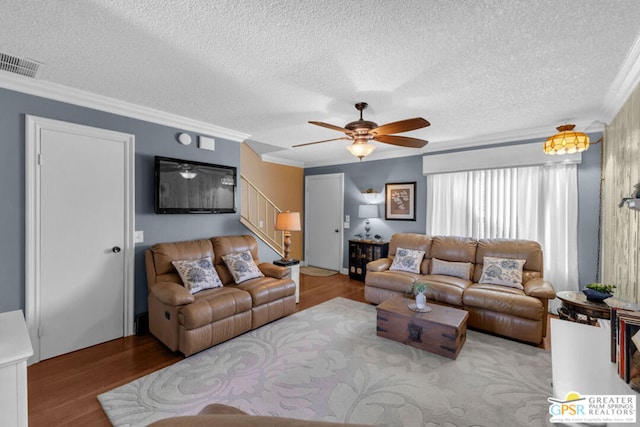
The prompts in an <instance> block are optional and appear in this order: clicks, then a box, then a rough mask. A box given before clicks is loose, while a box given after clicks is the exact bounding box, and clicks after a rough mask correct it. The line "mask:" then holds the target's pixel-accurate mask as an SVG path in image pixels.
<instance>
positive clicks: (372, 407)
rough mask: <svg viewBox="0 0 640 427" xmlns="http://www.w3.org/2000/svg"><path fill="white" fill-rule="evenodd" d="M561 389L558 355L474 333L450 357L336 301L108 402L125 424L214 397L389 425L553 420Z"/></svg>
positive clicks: (143, 381) (194, 408) (250, 406)
mask: <svg viewBox="0 0 640 427" xmlns="http://www.w3.org/2000/svg"><path fill="white" fill-rule="evenodd" d="M551 396H552V386H551V354H550V353H549V352H546V351H544V350H541V349H539V348H536V347H533V346H529V345H526V344H521V343H517V342H514V341H510V340H506V339H502V338H498V337H495V336H491V335H488V334H483V333H480V332H476V331H468V332H467V341H466V343H465V345H464V347H463V348H462V351H461V352H460V355H459V356H458V358H457V359H456V360H450V359H447V358H444V357H441V356H438V355H435V354H432V353H428V352H425V351H422V350H419V349H415V348H413V347H409V346H406V345H404V344H400V343H398V342H395V341H392V340H388V339H385V338H381V337H378V336H376V310H375V307H374V306H372V305H369V304H363V303H359V302H355V301H351V300H347V299H343V298H336V299H333V300H331V301H328V302H326V303H323V304H320V305H318V306H315V307H312V308H310V309H307V310H304V311H301V312H298V313H296V314H293V315H291V316H289V317H286V318H284V319H280V320H278V321H276V322H273V323H270V324H268V325H265V326H263V327H261V328H259V329H257V330H254V331H251V332H248V333H246V334H244V335H242V336H240V337H237V338H234V339H233V340H230V341H227V342H225V343H222V344H219V345H217V346H215V347H212V348H210V349H208V350H205V351H202V352H200V353H198V354H195V355H193V356H191V357H189V358H186V359H184V360H182V361H180V362H178V363H176V364H174V365H172V366H169V367H167V368H164V369H162V370H160V371H157V372H154V373H152V374H149V375H147V376H145V377H142V378H139V379H137V380H135V381H133V382H131V383H129V384H126V385H124V386H121V387H118V388H116V389H114V390H111V391H109V392H107V393H104V394H102V395H100V396H98V399H99V400H100V403H101V404H102V407H103V408H104V410H105V412H106V413H107V415H108V417H109V419H110V420H111V422H112V423H113V424H114V425H116V426H142V425H147V424H149V423H151V422H153V421H156V420H159V419H163V418H168V417H171V416H175V415H189V414H196V413H198V412H199V411H200V410H201V409H202V408H203V407H204V406H206V405H207V404H209V403H224V404H228V405H232V406H235V407H238V408H240V409H242V410H244V411H246V412H248V413H251V414H259V415H274V416H283V417H290V418H300V419H307V420H324V421H338V422H347V423H349V422H350V423H363V424H372V425H381V426H383V425H384V426H472V425H473V426H543V425H551V424H550V423H549V421H548V420H549V415H548V409H549V403H548V402H547V398H548V397H551Z"/></svg>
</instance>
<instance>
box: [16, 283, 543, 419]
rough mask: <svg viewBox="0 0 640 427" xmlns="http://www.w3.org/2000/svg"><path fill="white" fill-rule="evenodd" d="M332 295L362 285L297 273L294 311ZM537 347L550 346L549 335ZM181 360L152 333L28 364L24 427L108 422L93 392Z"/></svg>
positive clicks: (359, 293)
mask: <svg viewBox="0 0 640 427" xmlns="http://www.w3.org/2000/svg"><path fill="white" fill-rule="evenodd" d="M335 297H343V298H348V299H352V300H355V301H360V302H365V301H364V283H362V282H358V281H355V280H350V279H349V277H348V276H344V275H334V276H329V277H314V276H307V275H300V303H299V304H298V305H297V307H296V308H297V311H300V310H304V309H306V308H309V307H312V306H314V305H317V304H320V303H323V302H325V301H328V300H330V299H332V298H335ZM547 330H549V328H548V327H547ZM540 347H541V348H544V349H547V350H549V349H550V336H549V334H547V337H546V338H545V340H544V341H543V343H542V344H541V345H540ZM463 351H464V350H463ZM183 358H184V357H183V356H181V355H180V354H178V353H173V352H171V351H169V350H168V349H167V348H166V347H164V345H163V344H161V343H160V342H159V341H158V340H156V339H155V338H154V337H153V336H151V335H144V336H132V337H125V338H121V339H117V340H113V341H110V342H107V343H104V344H99V345H96V346H93V347H90V348H87V349H84V350H78V351H75V352H73V353H69V354H65V355H63V356H58V357H55V358H52V359H48V360H45V361H42V362H40V363H36V364H34V365H31V366H29V367H28V368H27V378H28V388H29V425H30V426H32V427H37V426H61V425H83V426H110V425H111V423H110V422H109V420H108V418H107V416H106V415H105V414H104V412H103V411H102V407H101V406H100V403H99V402H98V400H97V398H96V397H97V396H98V395H99V394H101V393H104V392H106V391H108V390H111V389H113V388H115V387H118V386H120V385H123V384H126V383H128V382H130V381H132V380H134V379H136V378H139V377H142V376H144V375H147V374H149V373H151V372H153V371H156V370H158V369H162V368H164V367H166V366H169V365H171V364H173V363H175V362H177V361H179V360H182V359H183Z"/></svg>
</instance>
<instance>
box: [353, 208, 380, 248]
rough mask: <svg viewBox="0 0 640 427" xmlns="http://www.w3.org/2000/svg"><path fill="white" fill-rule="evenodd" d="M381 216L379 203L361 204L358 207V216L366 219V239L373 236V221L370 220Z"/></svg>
mask: <svg viewBox="0 0 640 427" xmlns="http://www.w3.org/2000/svg"><path fill="white" fill-rule="evenodd" d="M379 217H380V215H379V214H378V205H360V206H359V207H358V218H364V219H366V221H365V222H364V232H365V236H364V237H365V239H367V240H369V239H370V238H371V222H370V221H369V220H370V219H371V218H379Z"/></svg>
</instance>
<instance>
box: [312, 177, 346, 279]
mask: <svg viewBox="0 0 640 427" xmlns="http://www.w3.org/2000/svg"><path fill="white" fill-rule="evenodd" d="M305 186H306V199H305V200H306V207H305V210H304V211H305V233H304V234H305V248H306V249H305V261H306V262H307V264H308V265H313V266H315V267H321V268H326V269H329V270H336V271H340V270H341V268H342V252H343V251H342V246H343V244H342V235H343V232H342V213H343V200H344V196H343V194H344V175H343V174H341V173H339V174H326V175H313V176H308V177H307V178H306V180H305Z"/></svg>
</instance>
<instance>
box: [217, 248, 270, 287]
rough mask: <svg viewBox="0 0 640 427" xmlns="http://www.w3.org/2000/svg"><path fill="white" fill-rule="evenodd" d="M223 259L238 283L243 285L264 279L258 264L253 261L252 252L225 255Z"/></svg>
mask: <svg viewBox="0 0 640 427" xmlns="http://www.w3.org/2000/svg"><path fill="white" fill-rule="evenodd" d="M222 259H223V260H224V263H225V264H226V265H227V268H229V271H230V272H231V275H232V276H233V280H234V281H235V282H236V283H242V282H244V281H246V280H249V279H255V278H257V277H264V274H262V272H261V271H260V269H259V268H258V266H257V265H256V263H255V262H254V261H253V257H252V256H251V252H249V251H244V252H238V253H235V254H227V255H223V256H222Z"/></svg>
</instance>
